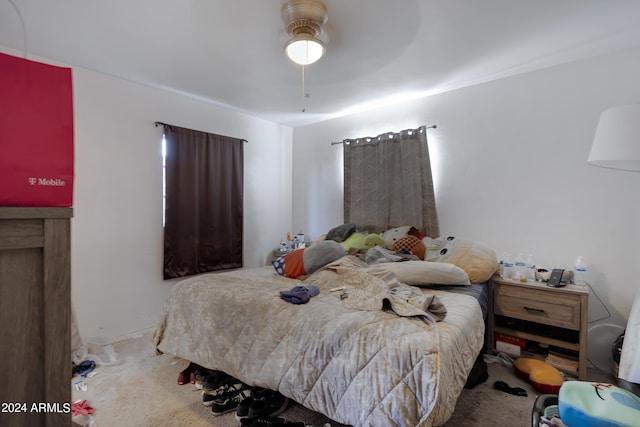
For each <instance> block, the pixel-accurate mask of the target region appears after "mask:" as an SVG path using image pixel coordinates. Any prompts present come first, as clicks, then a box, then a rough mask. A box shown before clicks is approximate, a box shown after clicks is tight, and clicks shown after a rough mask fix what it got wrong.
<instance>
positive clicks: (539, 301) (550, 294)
mask: <svg viewBox="0 0 640 427" xmlns="http://www.w3.org/2000/svg"><path fill="white" fill-rule="evenodd" d="M588 306H589V289H588V288H586V287H583V286H576V285H567V286H563V287H560V288H553V287H550V286H547V285H546V283H542V282H516V281H513V280H504V279H501V278H500V277H499V276H494V277H493V278H492V279H491V280H490V281H489V318H488V322H487V323H488V329H487V348H488V350H489V353H492V354H494V353H496V340H495V334H496V333H502V334H506V335H509V336H511V337H517V338H521V339H525V340H527V341H528V342H534V343H538V344H542V346H543V347H546V346H549V348H556V349H557V350H558V351H563V350H565V351H566V350H568V351H569V352H571V353H575V354H576V355H577V356H578V365H577V370H575V369H572V368H571V367H566V368H562V367H560V366H558V365H557V364H556V365H554V366H556V367H557V368H558V369H560V370H562V371H564V372H566V373H568V374H571V375H576V376H577V377H578V379H580V380H586V378H587V310H588ZM540 357H542V356H540ZM542 359H544V357H542ZM550 363H551V362H550Z"/></svg>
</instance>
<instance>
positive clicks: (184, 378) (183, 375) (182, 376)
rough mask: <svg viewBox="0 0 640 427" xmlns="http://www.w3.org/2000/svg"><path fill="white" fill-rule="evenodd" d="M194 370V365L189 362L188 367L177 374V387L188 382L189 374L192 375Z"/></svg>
mask: <svg viewBox="0 0 640 427" xmlns="http://www.w3.org/2000/svg"><path fill="white" fill-rule="evenodd" d="M195 368H196V364H195V363H193V362H189V366H187V367H186V368H185V369H184V370H183V371H182V372H180V373H179V374H178V385H183V384H186V383H188V382H190V380H191V374H192V373H193V371H194V369H195ZM194 381H195V378H194Z"/></svg>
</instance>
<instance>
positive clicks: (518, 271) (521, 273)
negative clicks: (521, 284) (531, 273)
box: [513, 253, 527, 280]
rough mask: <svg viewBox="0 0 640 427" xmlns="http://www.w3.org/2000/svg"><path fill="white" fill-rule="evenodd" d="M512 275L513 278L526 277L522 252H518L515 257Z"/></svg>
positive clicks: (520, 278) (522, 278) (521, 278)
mask: <svg viewBox="0 0 640 427" xmlns="http://www.w3.org/2000/svg"><path fill="white" fill-rule="evenodd" d="M513 276H514V279H515V280H524V279H525V278H526V277H527V267H526V264H525V259H524V254H523V253H519V254H518V256H517V257H516V265H515V272H514V275H513Z"/></svg>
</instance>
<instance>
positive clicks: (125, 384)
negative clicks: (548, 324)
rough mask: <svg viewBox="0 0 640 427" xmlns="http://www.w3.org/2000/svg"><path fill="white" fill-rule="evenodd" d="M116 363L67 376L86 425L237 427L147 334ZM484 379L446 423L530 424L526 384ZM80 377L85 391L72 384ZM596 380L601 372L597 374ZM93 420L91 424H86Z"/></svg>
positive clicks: (308, 417) (303, 412)
mask: <svg viewBox="0 0 640 427" xmlns="http://www.w3.org/2000/svg"><path fill="white" fill-rule="evenodd" d="M113 347H114V349H115V351H116V353H117V361H116V363H114V364H113V365H110V366H99V367H98V368H97V369H96V370H95V373H96V374H95V375H94V376H93V377H90V378H82V377H79V376H76V377H74V378H73V379H72V390H73V392H72V395H73V401H76V400H86V401H87V404H88V405H89V406H91V407H92V408H94V410H95V412H94V413H93V415H92V416H91V418H89V417H75V418H74V421H76V422H77V423H78V424H80V425H83V424H84V425H85V426H87V427H133V426H136V427H151V426H153V427H173V426H176V427H177V426H180V427H182V426H195V427H199V426H214V427H237V425H238V423H237V421H236V420H235V416H234V415H235V413H234V412H231V413H228V414H225V415H221V416H214V415H213V414H212V413H211V411H210V409H209V408H208V407H205V406H204V405H202V397H201V396H202V395H201V392H200V391H199V390H196V389H195V387H194V386H193V385H192V384H186V385H182V386H180V385H178V384H177V382H176V379H177V377H178V373H179V372H180V371H182V370H183V369H184V368H185V367H186V366H187V365H188V362H187V361H185V360H182V359H177V358H175V357H173V356H168V355H160V356H158V355H156V354H155V353H154V349H153V345H152V344H151V338H150V336H149V335H142V336H140V337H137V338H134V339H130V340H127V341H122V342H119V343H116V344H114V345H113ZM488 368H489V379H488V380H487V381H486V382H484V383H482V384H480V385H478V386H476V387H475V388H473V389H464V390H463V391H462V394H461V395H460V398H459V399H458V402H457V404H456V410H455V413H454V414H453V416H452V418H451V419H450V420H449V421H448V422H447V423H446V424H445V426H446V427H468V426H478V427H483V426H487V427H530V426H531V409H532V407H533V403H534V401H535V398H536V396H537V394H539V393H538V392H537V391H536V390H535V389H534V388H533V387H531V386H530V385H529V384H528V383H527V382H525V381H523V380H521V379H520V378H517V377H516V376H515V375H514V374H513V371H512V369H511V368H507V367H505V366H503V365H501V364H498V363H490V364H488ZM80 380H82V381H84V383H85V384H86V391H81V390H76V388H75V385H74V383H76V382H78V381H80ZM497 380H501V381H504V382H506V383H508V384H509V385H510V386H512V387H515V386H517V387H522V388H524V389H525V390H527V392H528V396H527V397H521V396H513V395H510V394H506V393H504V392H501V391H498V390H496V389H494V388H493V383H494V381H497ZM597 380H598V381H602V380H603V379H602V375H600V377H599V378H597ZM281 416H283V417H285V418H287V419H288V420H292V421H304V422H305V423H306V424H307V425H308V426H316V427H324V426H325V424H326V423H329V424H330V425H331V427H343V425H342V424H339V423H336V422H334V421H332V420H330V419H328V418H326V417H324V416H323V415H321V414H317V413H314V412H311V411H309V410H307V409H305V408H304V407H302V406H300V405H298V404H296V403H294V402H291V403H290V405H289V407H288V408H287V410H286V411H285V412H284V413H283V414H282V415H281ZM91 422H93V424H91Z"/></svg>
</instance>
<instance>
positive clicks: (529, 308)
mask: <svg viewBox="0 0 640 427" xmlns="http://www.w3.org/2000/svg"><path fill="white" fill-rule="evenodd" d="M524 309H525V310H527V311H533V312H535V313H540V314H542V313H544V310H542V309H540V308H531V307H527V306H526V305H525V306H524Z"/></svg>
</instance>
